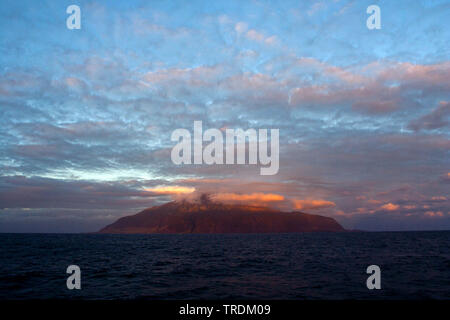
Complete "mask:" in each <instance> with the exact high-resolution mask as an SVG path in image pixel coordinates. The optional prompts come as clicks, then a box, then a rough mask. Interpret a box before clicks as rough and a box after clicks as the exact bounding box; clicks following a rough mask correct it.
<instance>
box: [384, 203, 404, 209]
mask: <svg viewBox="0 0 450 320" xmlns="http://www.w3.org/2000/svg"><path fill="white" fill-rule="evenodd" d="M399 208H400V206H399V205H397V204H393V203H386V204H384V205H382V206H381V207H380V209H381V210H386V211H396V210H398V209H399Z"/></svg>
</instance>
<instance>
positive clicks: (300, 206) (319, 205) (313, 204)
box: [292, 199, 336, 210]
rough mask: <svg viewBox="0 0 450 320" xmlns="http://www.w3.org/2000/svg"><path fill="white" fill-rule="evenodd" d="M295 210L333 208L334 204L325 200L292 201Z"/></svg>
mask: <svg viewBox="0 0 450 320" xmlns="http://www.w3.org/2000/svg"><path fill="white" fill-rule="evenodd" d="M292 202H293V203H294V208H295V209H297V210H317V209H324V208H332V207H335V206H336V204H335V203H334V202H332V201H326V200H296V199H295V200H292Z"/></svg>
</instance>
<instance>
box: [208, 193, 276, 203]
mask: <svg viewBox="0 0 450 320" xmlns="http://www.w3.org/2000/svg"><path fill="white" fill-rule="evenodd" d="M213 197H214V199H215V200H218V201H224V202H227V201H245V202H252V203H253V202H275V201H283V200H284V197H283V196H281V195H279V194H275V193H259V192H258V193H251V194H238V193H218V194H215V195H214V196H213Z"/></svg>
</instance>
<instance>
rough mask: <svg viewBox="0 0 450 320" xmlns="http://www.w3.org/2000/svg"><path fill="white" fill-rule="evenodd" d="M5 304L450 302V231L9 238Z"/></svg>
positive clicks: (2, 262) (0, 294) (1, 286)
mask: <svg viewBox="0 0 450 320" xmlns="http://www.w3.org/2000/svg"><path fill="white" fill-rule="evenodd" d="M72 264H74V265H78V266H79V267H80V269H81V290H68V289H67V287H66V280H67V277H68V276H69V274H67V273H66V269H67V267H68V266H69V265H72ZM373 264H375V265H378V266H379V267H380V268H381V290H368V289H367V287H366V280H367V277H368V276H369V275H368V274H366V268H367V267H368V266H369V265H373ZM0 299H1V300H3V299H450V232H445V231H444V232H377V233H368V232H367V233H366V232H355V233H303V234H261V235H257V234H253V235H105V234H0Z"/></svg>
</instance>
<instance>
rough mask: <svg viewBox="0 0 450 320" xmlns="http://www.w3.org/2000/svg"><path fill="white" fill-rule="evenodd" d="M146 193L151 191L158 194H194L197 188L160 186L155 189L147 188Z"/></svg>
mask: <svg viewBox="0 0 450 320" xmlns="http://www.w3.org/2000/svg"><path fill="white" fill-rule="evenodd" d="M145 191H150V192H154V193H157V194H188V193H192V192H194V191H195V188H193V187H182V186H160V187H155V188H147V189H145Z"/></svg>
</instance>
